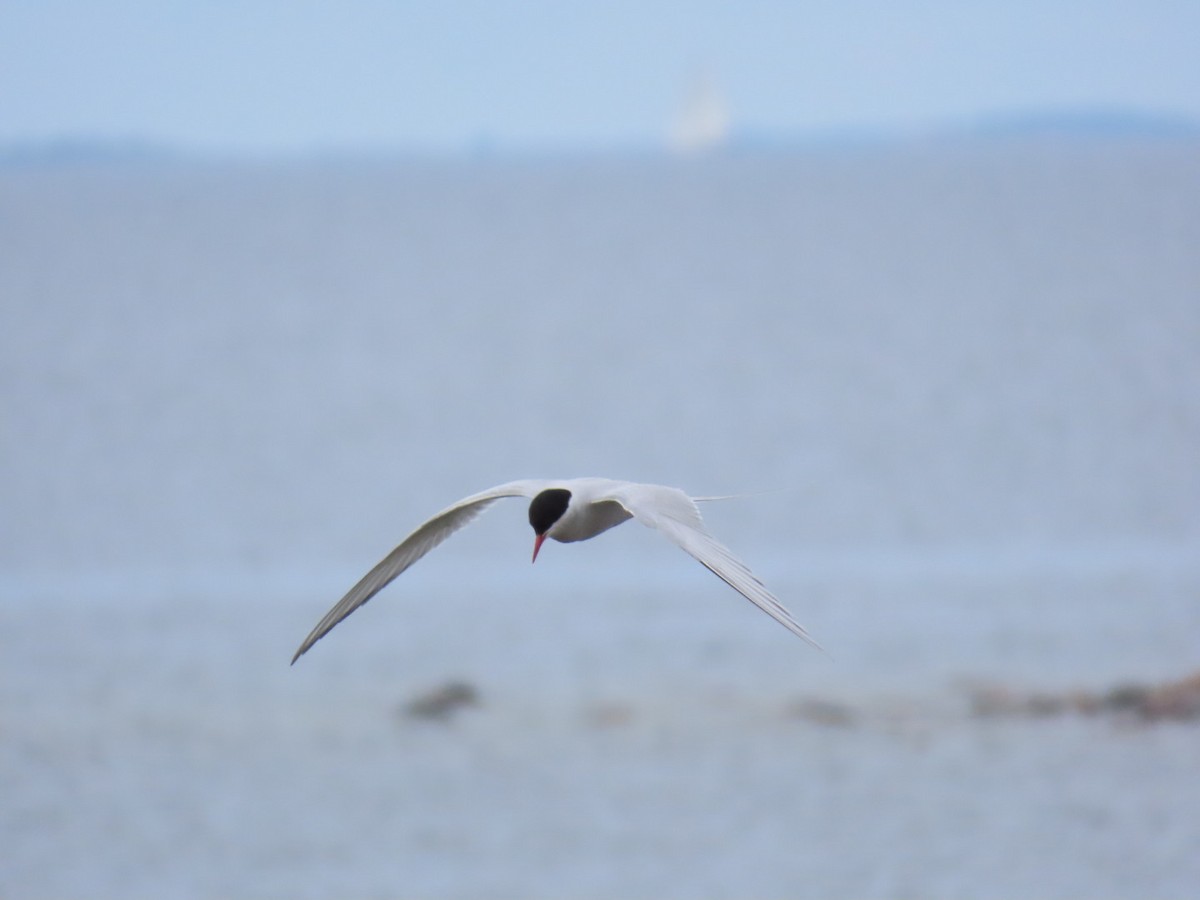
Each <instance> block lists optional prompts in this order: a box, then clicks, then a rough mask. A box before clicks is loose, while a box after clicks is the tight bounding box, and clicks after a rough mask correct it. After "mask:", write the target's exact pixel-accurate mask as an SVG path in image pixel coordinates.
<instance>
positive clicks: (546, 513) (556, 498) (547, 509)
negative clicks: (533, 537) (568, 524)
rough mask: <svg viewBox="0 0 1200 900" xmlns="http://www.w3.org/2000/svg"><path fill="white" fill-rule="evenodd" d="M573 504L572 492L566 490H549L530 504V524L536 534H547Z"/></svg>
mask: <svg viewBox="0 0 1200 900" xmlns="http://www.w3.org/2000/svg"><path fill="white" fill-rule="evenodd" d="M570 502H571V492H570V491H568V490H567V489H566V488H548V489H547V490H544V491H542V492H541V493H540V494H538V495H537V496H536V497H534V498H533V500H532V501H531V502H530V504H529V524H530V525H532V526H533V532H534V534H545V533H546V532H547V531H549V530H550V529H551V528H552V527H553V526H554V523H555V522H557V521H558V520H559V519H561V518H562V516H563V513H565V512H566V511H567V504H568V503H570Z"/></svg>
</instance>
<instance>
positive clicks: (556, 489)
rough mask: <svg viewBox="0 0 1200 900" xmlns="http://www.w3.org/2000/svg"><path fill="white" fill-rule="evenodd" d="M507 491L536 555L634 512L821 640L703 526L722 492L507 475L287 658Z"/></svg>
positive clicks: (382, 565) (426, 533) (449, 514)
mask: <svg viewBox="0 0 1200 900" xmlns="http://www.w3.org/2000/svg"><path fill="white" fill-rule="evenodd" d="M504 497H528V498H530V503H529V524H530V525H531V526H532V527H533V533H534V535H535V537H534V541H533V561H534V562H536V561H537V557H538V552H539V551H540V550H541V549H542V544H543V543H544V542H545V540H546V538H552V539H553V540H556V541H559V542H560V543H564V544H569V543H573V542H575V541H586V540H588V539H589V538H594V537H595V536H596V535H598V534H601V533H602V532H605V531H608V529H610V528H613V527H615V526H617V525H620V524H621V523H622V522H626V521H628V520H629V519H636V520H637V521H639V522H641V523H642V524H643V525H645V526H646V527H648V528H653V529H655V530H656V531H658V532H660V533H661V534H662V535H663V536H664V537H666V538H667V540H669V541H671V542H672V543H674V544H675V545H676V546H678V547H679V548H680V549H682V550H685V551H686V552H687V553H689V554H691V555H692V556H693V557H695V558H696V559H697V560H698V561H699V562H700V564H701V565H702V566H704V567H705V568H706V569H708V570H709V571H710V572H712V573H713V574H714V575H716V576H717V577H718V578H720V579H721V580H722V581H724V582H725V583H726V584H728V585H729V586H730V587H731V588H733V589H734V590H735V591H737V592H738V593H739V594H741V595H742V596H743V597H745V598H746V599H747V600H749V601H750V602H751V603H753V604H754V605H755V606H757V607H758V608H759V609H761V610H762V611H763V612H765V613H766V614H767V615H769V616H770V617H771V618H772V619H774V620H775V621H776V622H778V623H779V624H781V625H782V626H783V627H784V628H786V629H788V631H790V632H792V633H793V634H796V635H799V636H800V637H802V638H804V640H806V641H808V642H809V643H810V644H812V645H813V646H814V647H818V648H819V647H820V645H819V644H817V642H816V641H815V640H813V639H812V637H811V636H810V635H809V634H808V632H807V631H805V630H804V628H803V627H801V625H800V623H799V622H797V621H796V620H795V619H794V618H792V614H791V613H790V612H788V611H787V609H785V608H784V606H783V604H782V603H780V602H779V601H778V600H777V599H775V596H774V595H773V594H772V593H771V592H770V591H769V590H767V588H766V586H765V585H764V584H763V583H762V582H761V581H759V580H758V579H757V578H756V577H755V576H754V574H753V573H752V572H751V571H750V570H749V569H748V568H746V566H745V564H744V563H742V561H741V560H739V559H738V558H737V557H736V556H734V555H733V554H732V553H731V552H730V551H729V550H728V549H726V547H725V546H724V545H723V544H721V543H720V542H719V541H718V540H717V539H716V538H714V537H713V536H712V535H711V534H709V533H708V531H707V530H706V529H705V528H704V524H703V522H702V521H701V519H700V510H699V509H698V508H697V506H696V503H697V501H704V500H715V499H719V498H716V497H695V498H693V497H689V496H688V495H687V494H685V493H684V492H683V491H681V490H679V489H678V488H673V487H666V486H665V485H661V484H637V483H635V482H632V481H613V480H612V479H609V478H573V479H568V480H566V481H540V480H525V481H510V482H508V483H507V484H501V485H498V486H497V487H493V488H488V489H487V490H486V491H480V492H479V493H478V494H472V495H471V496H469V497H465V498H463V499H462V500H459V501H458V502H457V503H455V504H453V505H451V506H448V507H446V508H445V509H443V510H442V511H441V512H439V513H438V514H437V515H435V516H434V517H433V518H431V519H429V520H428V521H427V522H425V523H424V524H422V525H420V526H419V527H418V528H417V529H416V531H414V532H413V533H412V534H410V535H409V536H408V537H406V538H405V539H404V541H403V542H402V543H401V544H400V546H398V547H397V548H396V549H395V550H393V551H392V552H391V553H389V554H388V555H387V556H385V557H384V558H383V559H382V560H381V561H380V562H379V564H378V565H376V566H375V568H373V569H372V570H371V571H370V572H368V573H367V574H366V575H364V576H363V578H362V580H361V581H359V582H358V584H356V585H354V587H352V588H350V590H349V592H348V593H347V594H346V596H345V597H343V598H342V599H341V600H339V601H338V602H337V603H336V604H335V605H334V607H333V608H332V609H331V610H329V612H327V613H326V614H325V616H324V618H322V619H321V621H320V622H318V623H317V625H316V627H315V628H314V629H313V630H312V631H311V632H310V633H309V635H308V637H306V638H305V639H304V643H302V644H301V645H300V648H299V649H298V650H297V651H296V655H295V656H293V657H292V662H293V663H295V662H296V660H298V659H299V658H300V657H301V656H303V655H304V654H305V653H307V652H308V650H309V649H310V648H311V647H312V645H313V644H315V643H316V642H317V641H319V640H320V639H321V638H323V637H324V636H325V635H327V634H328V633H329V632H330V631H331V630H332V629H333V627H334V626H335V625H337V624H338V622H340V621H342V619H344V618H346V616H348V615H350V613H352V612H354V611H355V610H356V609H358V608H359V607H360V606H362V605H363V604H364V603H366V602H367V601H368V600H370V599H371V598H372V597H374V596H375V595H376V594H377V593H379V592H380V591H381V590H383V588H384V587H386V586H387V585H388V584H389V583H391V581H392V580H393V579H395V578H396V576H398V575H399V574H400V573H401V572H403V571H404V570H405V569H407V568H408V567H409V566H411V565H412V564H413V563H415V562H416V561H417V560H418V559H420V558H421V557H422V556H424V555H425V554H426V553H428V552H429V551H430V550H432V549H433V548H434V547H436V546H437V545H438V544H440V543H441V542H442V541H444V540H445V539H446V538H448V537H450V535H452V534H453V533H454V532H456V531H458V530H459V529H460V528H462V527H463V526H464V525H466V524H467V523H469V522H471V521H473V520H474V519H475V518H476V517H478V516H479V514H480V513H482V512H483V511H484V510H485V509H486V508H487V507H488V506H490V505H491V504H492V503H494V502H495V501H497V500H500V499H502V498H504Z"/></svg>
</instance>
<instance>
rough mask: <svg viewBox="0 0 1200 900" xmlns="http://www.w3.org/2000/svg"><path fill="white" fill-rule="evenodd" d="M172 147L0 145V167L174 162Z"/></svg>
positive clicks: (81, 141) (86, 141) (77, 142)
mask: <svg viewBox="0 0 1200 900" xmlns="http://www.w3.org/2000/svg"><path fill="white" fill-rule="evenodd" d="M180 156H182V154H181V153H180V152H179V151H178V150H176V149H175V148H173V147H169V146H167V145H166V144H159V143H155V142H153V141H143V140H132V139H131V140H104V139H99V138H95V139H93V138H83V137H80V138H75V137H72V138H58V139H54V140H47V141H21V142H17V143H13V144H8V145H0V166H59V165H83V164H90V163H125V162H129V163H143V162H158V161H163V160H173V159H177V158H179V157H180Z"/></svg>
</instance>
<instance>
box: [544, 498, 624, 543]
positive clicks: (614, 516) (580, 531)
mask: <svg viewBox="0 0 1200 900" xmlns="http://www.w3.org/2000/svg"><path fill="white" fill-rule="evenodd" d="M631 518H633V516H632V515H630V514H629V512H627V511H626V509H625V507H623V506H622V505H621V504H620V503H616V502H615V501H612V500H605V501H602V502H600V503H588V504H586V505H584V506H579V507H571V508H569V509H568V510H567V513H566V515H564V516H563V517H562V518H561V519H559V520H558V521H557V522H555V523H554V526H553V527H552V528H551V529H550V530H549V531H548V532H547V536H548V537H551V538H553V539H554V540H556V541H559V542H560V543H563V544H569V543H571V542H573V541H586V540H587V539H588V538H593V537H595V536H596V535H598V534H600V533H601V532H604V531H608V529H610V528H613V527H615V526H617V525H620V524H621V523H622V522H624V521H626V520H628V519H631Z"/></svg>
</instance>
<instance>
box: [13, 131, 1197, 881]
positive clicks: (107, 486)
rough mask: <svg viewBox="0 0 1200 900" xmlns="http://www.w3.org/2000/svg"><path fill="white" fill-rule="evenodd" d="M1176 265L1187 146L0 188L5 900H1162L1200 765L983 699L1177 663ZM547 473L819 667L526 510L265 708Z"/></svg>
mask: <svg viewBox="0 0 1200 900" xmlns="http://www.w3.org/2000/svg"><path fill="white" fill-rule="evenodd" d="M1197 248H1200V143H1198V142H1196V141H1195V140H1194V139H1155V140H1138V139H1134V138H1127V137H1125V138H1107V139H1100V138H1095V139H1087V140H1070V139H1057V140H1056V139H1036V140H1034V139H1029V140H1025V139H1011V138H996V139H990V140H941V141H929V142H911V143H897V144H882V145H878V146H864V147H857V148H836V147H828V148H822V149H820V150H803V149H797V150H792V151H779V152H771V153H767V152H762V153H750V152H746V153H740V154H738V153H733V154H726V155H717V156H710V157H697V158H689V159H672V158H666V157H662V158H659V157H653V156H625V157H621V156H593V157H589V156H578V157H546V158H521V159H515V158H514V159H504V158H473V159H457V160H431V159H403V158H397V159H382V158H379V159H352V158H344V159H324V160H309V161H298V160H291V161H277V162H271V161H265V160H260V161H257V162H240V161H196V160H174V161H170V160H168V161H158V162H155V161H145V160H143V161H138V162H129V163H122V162H120V161H111V160H110V161H107V162H103V163H96V164H88V163H86V162H77V163H74V164H70V165H43V166H39V165H32V164H31V165H10V166H8V167H5V168H0V304H2V306H0V317H2V318H0V427H2V435H3V437H2V439H0V847H3V850H2V851H0V896H3V897H12V898H18V897H19V898H84V897H86V898H98V897H114V898H116V897H120V898H163V897H171V898H218V897H222V898H224V897H243V898H258V897H263V898H267V897H289V898H308V897H311V898H324V897H335V896H336V897H348V898H353V897H363V898H366V897H372V898H375V897H378V898H400V897H429V898H486V897H497V898H499V897H518V896H519V897H531V898H532V897H547V898H549V897H556V898H563V897H572V898H575V897H578V898H590V897H595V898H601V897H606V898H607V897H618V896H619V897H626V898H643V897H644V898H651V897H653V898H670V897H679V898H700V897H704V898H710V897H711V898H718V897H730V898H748V897H824V898H827V897H857V898H876V897H879V898H904V897H923V898H937V897H947V898H949V897H954V898H963V897H997V898H1000V897H1017V896H1038V897H1083V896H1087V897H1093V898H1102V897H1114V898H1115V897H1122V898H1129V897H1155V898H1172V897H1180V898H1182V897H1192V896H1196V893H1197V891H1198V890H1200V815H1198V813H1197V811H1198V810H1200V723H1198V722H1196V721H1194V720H1193V721H1157V722H1148V721H1145V720H1143V719H1142V718H1140V717H1138V716H1136V715H1134V714H1122V713H1114V712H1107V711H1105V712H1099V713H1092V714H1085V713H1084V712H1081V711H1079V710H1078V709H1076V708H1075V707H1073V706H1070V705H1068V706H1067V707H1066V708H1059V709H1055V710H1053V711H1047V710H1045V709H1042V710H1040V712H1038V713H1037V714H1030V715H1025V714H1020V713H1017V714H1006V715H989V714H985V713H984V711H982V710H981V708H980V707H979V705H978V702H977V700H978V697H979V696H980V694H979V691H980V690H981V687H982V689H986V690H987V691H992V692H995V691H1001V692H1010V693H1012V694H1013V695H1017V696H1020V695H1022V694H1023V693H1025V692H1028V693H1029V694H1031V695H1032V694H1038V695H1049V694H1053V695H1057V696H1073V695H1075V694H1079V693H1090V694H1094V695H1097V696H1103V695H1104V694H1105V692H1107V691H1110V690H1112V689H1113V688H1120V687H1122V686H1125V685H1129V684H1148V685H1153V684H1158V683H1162V682H1166V681H1171V680H1174V679H1178V678H1181V677H1184V676H1186V675H1188V674H1190V673H1193V672H1195V671H1196V670H1198V669H1200V465H1198V461H1200V252H1197ZM577 475H602V476H607V477H614V478H625V479H631V480H641V481H654V482H661V483H666V484H672V485H677V486H679V487H682V488H684V489H686V490H688V491H689V492H692V493H694V494H700V495H714V494H720V495H724V494H734V495H738V496H737V497H736V498H735V499H729V500H723V501H720V502H716V503H711V504H706V505H705V507H704V512H705V515H706V519H707V521H708V523H709V525H710V527H711V528H712V530H713V531H714V533H716V534H717V535H718V536H719V537H720V538H721V539H722V540H723V541H725V542H726V543H727V544H729V546H730V547H732V548H733V549H734V550H735V552H737V553H738V554H739V555H741V556H742V557H743V558H744V559H745V560H746V562H747V563H748V564H749V565H750V566H751V567H752V568H753V569H754V570H755V571H756V572H757V574H758V575H759V576H761V577H762V579H763V580H764V581H765V582H766V583H767V584H768V585H769V586H770V587H771V588H772V589H773V590H774V591H775V593H776V594H777V595H778V596H779V597H780V598H781V599H782V600H783V601H784V603H785V604H786V605H788V607H789V608H790V609H791V610H792V611H793V612H794V614H795V615H796V617H797V618H798V619H799V621H801V622H802V623H803V624H804V625H805V627H806V628H808V629H809V631H810V632H811V633H812V634H813V635H814V637H815V638H816V639H817V640H818V641H819V642H820V643H821V644H822V646H823V647H824V648H825V652H820V651H817V650H814V649H813V648H812V647H809V646H808V645H806V644H804V643H803V642H801V641H799V640H797V639H796V638H795V637H794V636H792V635H790V634H788V633H787V632H786V631H785V630H784V629H782V628H780V627H779V626H778V625H777V624H775V623H774V622H772V621H771V620H770V619H768V618H767V617H765V616H763V615H762V614H761V613H760V612H758V611H757V610H755V609H754V607H753V606H751V605H750V604H748V603H746V602H745V601H744V600H742V599H741V598H740V597H738V596H737V595H736V594H734V593H733V592H731V591H730V590H729V589H728V588H727V587H726V586H725V585H723V584H722V583H721V582H719V581H718V580H717V579H715V578H713V577H712V576H711V575H710V574H709V573H707V572H706V571H705V570H704V569H703V568H702V567H700V566H698V565H697V564H696V563H695V562H694V561H692V560H691V559H689V558H688V557H686V556H685V555H684V554H682V553H680V552H679V551H678V550H676V549H674V548H673V547H671V546H670V545H669V544H668V543H667V542H666V541H664V540H662V539H661V538H658V537H657V536H656V535H654V534H652V533H650V532H647V531H646V530H645V529H642V528H641V527H639V526H637V525H636V524H635V523H631V524H629V525H626V526H624V527H622V528H618V529H616V530H614V531H612V532H609V533H607V534H605V535H604V536H602V537H600V538H598V539H597V540H595V541H592V542H588V543H585V544H574V545H557V544H554V545H549V546H547V547H546V548H544V549H543V552H542V554H541V556H540V558H539V560H538V562H537V565H536V566H530V564H529V561H528V560H529V553H530V552H531V550H532V538H533V535H532V533H531V532H530V530H529V528H528V525H527V523H526V520H525V509H524V506H523V504H521V503H519V502H518V501H510V502H508V503H507V504H506V503H500V504H498V505H497V506H495V507H494V508H493V509H492V510H490V511H489V512H488V513H487V515H485V516H484V517H483V518H482V519H481V520H480V521H479V523H478V524H476V525H473V526H472V527H471V528H470V529H468V530H466V531H464V532H463V533H462V534H461V535H458V536H456V537H455V538H454V539H453V540H451V541H449V542H448V543H446V544H445V545H443V546H442V547H440V548H438V550H437V551H436V552H435V553H433V554H431V555H430V556H429V557H428V558H427V559H425V560H423V561H422V562H421V563H420V564H419V565H418V566H416V567H415V568H413V569H412V570H411V571H410V572H408V573H406V574H405V575H404V576H403V577H402V578H401V579H400V580H398V581H397V582H396V583H395V584H393V585H392V586H391V587H389V588H388V589H387V590H386V591H385V592H384V593H383V594H381V595H380V596H379V597H378V598H376V599H375V600H373V601H372V602H371V603H370V604H369V605H367V606H365V607H363V608H362V609H361V610H359V611H358V612H356V613H355V614H354V616H352V617H351V618H350V619H347V620H346V621H345V622H343V623H342V624H341V625H339V626H338V628H337V629H336V630H335V631H334V632H332V633H331V634H330V635H329V636H328V637H327V638H326V639H325V640H323V641H322V642H321V643H320V644H318V645H317V646H316V647H315V648H314V649H313V650H312V651H311V652H310V653H309V654H308V655H307V656H305V657H304V658H303V659H302V660H300V661H299V662H298V663H297V664H296V665H295V666H294V667H289V665H288V663H289V660H290V659H291V655H292V653H293V651H294V650H295V648H296V646H297V645H298V644H299V643H300V641H301V639H302V638H303V637H304V636H305V635H306V634H307V633H308V631H309V629H310V628H311V627H312V626H313V625H314V624H315V623H316V621H317V620H318V619H319V618H320V617H321V615H322V614H324V612H325V611H326V610H327V609H328V608H329V607H330V606H331V605H332V604H333V603H334V602H335V601H336V600H337V599H338V598H339V597H340V596H341V594H342V593H343V592H344V591H345V590H346V589H347V588H348V587H349V586H350V585H351V584H352V583H353V582H354V581H355V580H356V579H357V578H358V577H359V576H360V575H361V574H362V573H363V572H365V571H366V570H367V569H368V568H369V567H370V566H371V565H373V564H374V563H375V562H376V561H377V560H378V559H379V558H380V557H382V556H383V555H384V554H385V553H386V552H387V551H388V550H390V549H391V547H392V546H394V545H395V544H396V543H398V542H399V541H400V540H401V539H402V538H403V537H404V536H405V534H407V532H408V531H409V530H410V529H411V528H413V527H414V526H416V525H417V524H419V523H420V522H421V521H422V520H423V519H424V518H426V517H427V516H428V515H430V514H431V513H433V512H435V511H436V510H438V509H440V508H441V507H443V506H445V505H447V504H449V503H450V502H453V501H454V500H456V499H458V498H460V497H462V496H465V495H466V494H469V493H473V492H475V491H477V490H480V489H482V488H485V487H488V486H490V485H493V484H496V483H499V482H502V481H507V480H511V479H514V478H523V477H559V476H561V477H573V476H577ZM451 682H459V683H463V684H465V685H467V686H468V687H469V688H470V690H471V691H473V692H474V693H475V695H476V701H475V702H474V703H473V704H468V705H463V706H462V707H461V708H452V709H447V710H446V711H445V714H444V715H441V716H436V715H435V716H429V715H420V714H418V712H415V711H414V707H413V706H412V704H413V703H414V701H419V700H420V699H421V698H423V697H426V696H427V695H428V694H429V692H431V691H437V690H438V689H439V688H441V687H444V686H445V685H447V684H448V683H451ZM427 708H428V707H420V706H418V707H417V709H427Z"/></svg>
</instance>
